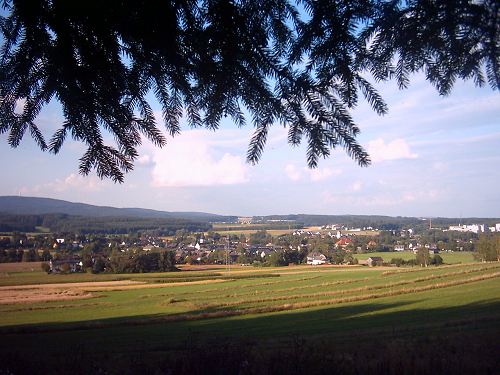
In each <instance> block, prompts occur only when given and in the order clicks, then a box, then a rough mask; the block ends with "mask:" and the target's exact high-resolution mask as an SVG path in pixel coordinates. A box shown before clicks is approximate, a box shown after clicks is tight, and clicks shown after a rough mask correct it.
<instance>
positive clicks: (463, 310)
mask: <svg viewBox="0 0 500 375" xmlns="http://www.w3.org/2000/svg"><path fill="white" fill-rule="evenodd" d="M27 276H29V274H26V273H20V274H19V275H17V276H13V275H11V276H10V277H11V280H13V282H12V283H10V284H9V283H8V282H6V281H5V280H3V286H2V287H1V288H0V314H1V316H2V319H1V321H0V333H1V334H2V340H1V343H0V351H1V352H2V353H4V354H5V355H6V356H7V357H8V358H10V361H11V362H12V361H13V359H12V358H14V359H15V358H16V357H15V356H16V354H15V353H17V352H19V351H21V352H23V353H25V354H26V356H27V358H33V360H34V361H35V362H36V361H42V362H43V361H45V360H47V358H52V359H54V360H60V359H61V358H60V357H61V356H66V355H68V356H73V355H80V356H81V355H83V354H82V353H84V354H85V356H86V357H88V358H93V356H100V355H102V353H108V355H112V356H114V357H118V358H121V359H122V360H123V361H125V360H126V358H128V356H130V355H131V353H137V352H139V353H141V358H142V359H141V360H143V359H144V358H150V360H151V361H153V362H154V361H155V360H157V359H158V358H157V357H156V356H157V355H159V353H163V354H164V355H167V354H168V353H169V354H170V355H171V354H172V353H173V352H175V353H177V352H178V351H181V352H182V353H184V354H183V355H185V353H186V352H185V350H187V349H186V345H187V346H188V347H189V346H190V345H195V346H197V345H199V346H200V347H203V348H205V350H209V351H210V350H212V349H213V348H212V349H210V345H213V340H216V341H217V342H226V341H225V340H236V342H238V343H241V342H245V343H248V342H250V343H253V344H250V345H254V346H253V347H254V348H255V345H257V344H255V343H258V347H260V346H261V345H263V346H265V347H268V348H280V347H282V345H285V344H283V343H284V342H289V341H290V340H292V341H293V342H295V341H294V340H296V339H297V338H299V341H300V340H302V339H303V340H309V341H308V342H310V343H312V344H311V345H313V346H314V347H315V345H316V344H315V343H316V342H317V343H320V342H323V341H321V340H329V342H334V343H337V344H339V343H341V344H342V345H346V346H344V348H347V347H349V344H346V343H348V342H351V344H352V345H358V344H357V340H361V341H362V342H363V343H365V344H366V342H371V340H375V339H376V340H380V339H381V338H383V337H389V338H390V340H406V341H404V342H405V343H406V342H408V341H407V340H408V338H412V340H413V338H414V337H419V335H422V334H425V335H429V334H431V335H437V336H439V337H447V335H453V334H455V333H456V332H460V333H461V334H465V333H466V334H467V335H469V334H470V335H472V337H477V339H478V340H482V337H487V336H488V335H486V336H481V335H483V334H484V332H487V333H488V334H489V335H495V334H497V333H498V332H500V294H499V292H498V291H499V290H500V263H496V262H495V263H469V264H452V265H446V266H442V267H427V268H420V267H413V268H395V267H380V268H371V269H370V268H368V267H361V266H358V267H339V266H318V267H312V266H295V267H282V268H263V269H254V268H248V267H246V268H245V267H241V268H236V269H232V270H231V271H230V272H229V271H227V270H225V269H212V270H201V271H192V270H191V271H183V272H176V273H161V274H134V275H88V276H87V275H42V274H39V275H38V277H39V280H40V281H43V282H41V283H37V284H38V285H29V284H30V283H31V281H32V280H33V279H32V278H29V277H27ZM87 277H88V278H90V277H92V279H87V280H86V278H87ZM23 278H25V281H26V282H25V285H24V286H20V280H22V279H23ZM78 278H79V279H78ZM77 279H78V280H77ZM47 280H48V281H51V280H54V282H55V283H47ZM113 280H114V281H113ZM65 281H70V282H68V283H66V282H65ZM77 281H79V282H77ZM31 284H33V283H31ZM16 293H17V296H18V300H13V299H12V298H11V297H10V298H11V299H9V298H7V297H8V296H12V295H14V296H15V295H16ZM23 293H25V295H24V296H25V297H26V298H24V300H23ZM58 295H60V296H61V299H60V300H58V299H57V298H53V297H54V296H55V297H57V296H58ZM2 296H3V297H2ZM34 296H36V298H35V297H34ZM43 296H50V298H48V297H47V298H46V299H45V300H44V299H43ZM30 298H31V300H30ZM457 330H458V331H457ZM464 332H465V333H464ZM476 333H477V335H478V336H476ZM443 335H444V336H443ZM437 336H436V337H437ZM494 337H495V336H494ZM193 340H194V341H195V342H196V344H194V343H193ZM361 341H360V342H361ZM233 342H234V341H233ZM391 342H392V341H391ZM450 342H451V340H450ZM480 342H481V341H480ZM210 343H211V344H210ZM365 344H363V345H365ZM245 345H246V344H245ZM286 345H288V344H286ZM294 345H295V344H294ZM318 345H320V344H318ZM321 345H323V344H321ZM412 345H413V344H412ZM439 345H441V344H439ZM197 347H198V346H197ZM238 347H239V346H238ZM287 347H289V345H288V346H287ZM40 348H43V356H41V352H40ZM75 348H79V349H78V353H76V352H75V350H76V349H75ZM242 350H243V349H242ZM321 350H323V349H321ZM66 351H68V352H66ZM188 351H189V352H190V350H188ZM65 353H66V354H65ZM109 353H111V354H109ZM214 355H215V354H214ZM259 355H260V354H259ZM96 358H97V357H96ZM99 358H100V357H99ZM155 358H156V359H155ZM162 358H163V357H162ZM175 358H177V357H175ZM183 358H185V357H183ZM148 361H149V360H148ZM35 362H34V363H35ZM9 363H10V362H9ZM37 363H38V362H37ZM181 372H182V371H181Z"/></svg>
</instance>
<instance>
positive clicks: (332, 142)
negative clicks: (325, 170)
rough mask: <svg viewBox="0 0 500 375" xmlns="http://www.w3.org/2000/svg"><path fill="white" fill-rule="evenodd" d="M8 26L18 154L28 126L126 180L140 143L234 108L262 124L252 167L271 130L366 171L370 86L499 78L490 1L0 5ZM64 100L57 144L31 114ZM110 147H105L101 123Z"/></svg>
mask: <svg viewBox="0 0 500 375" xmlns="http://www.w3.org/2000/svg"><path fill="white" fill-rule="evenodd" d="M2 4H3V7H4V13H5V14H6V15H5V16H3V17H0V30H1V34H2V36H3V38H2V47H1V50H0V133H8V143H9V144H10V145H11V146H12V147H16V146H18V145H19V143H20V142H21V140H22V138H23V136H24V134H25V133H26V132H27V131H29V133H30V135H31V136H32V137H33V138H34V139H35V141H36V142H37V143H38V145H39V146H40V148H41V149H42V150H49V151H50V152H53V153H58V152H59V151H60V149H61V147H62V145H63V143H64V141H65V139H66V138H67V137H72V138H73V139H75V140H77V141H81V142H83V143H84V144H85V145H86V147H87V151H86V152H85V153H84V155H83V156H82V157H81V159H80V166H79V169H80V172H81V173H83V174H88V173H89V172H90V171H91V170H93V169H95V170H96V172H97V174H98V176H100V177H110V178H112V179H113V180H115V181H123V178H124V173H126V172H127V171H129V170H131V169H132V168H133V162H134V160H135V159H136V158H137V156H138V154H137V146H138V145H140V143H141V136H145V137H146V138H148V139H149V140H151V141H152V142H153V143H154V144H156V145H158V146H164V145H165V144H166V140H167V139H166V137H165V135H164V134H163V133H162V131H160V130H159V128H158V126H157V122H156V119H155V117H154V115H153V110H152V108H151V104H150V102H149V101H148V94H149V93H153V94H154V95H155V97H156V99H157V100H158V102H159V103H160V104H161V107H162V111H163V121H164V123H165V126H166V130H167V133H168V134H170V135H172V136H174V135H176V134H178V133H179V132H180V129H181V127H180V121H181V118H182V117H183V116H185V119H186V121H187V123H188V124H189V125H190V126H192V127H201V126H204V127H206V128H209V129H217V128H218V127H219V125H220V122H221V119H222V118H223V117H226V116H229V117H230V118H231V119H232V120H233V121H234V123H235V124H236V125H238V126H243V125H245V124H246V123H247V121H248V120H249V119H250V122H251V123H252V125H253V126H254V127H255V133H254V135H253V137H252V138H251V140H250V144H249V148H248V152H247V159H248V161H249V162H251V163H256V162H257V161H258V160H259V158H260V156H261V154H262V151H263V149H264V145H265V142H266V138H267V134H268V131H269V128H270V127H271V126H272V125H281V126H285V127H286V128H287V129H288V141H289V143H290V144H291V145H298V144H299V143H300V142H301V141H302V140H303V139H304V138H305V139H306V142H307V162H308V165H309V166H310V167H315V166H317V163H318V159H319V158H320V157H327V156H329V155H330V152H331V151H332V149H335V148H337V147H339V146H340V147H343V148H344V149H345V150H346V152H347V153H348V154H349V155H350V156H351V157H352V158H353V159H354V160H355V161H357V162H358V163H359V164H360V165H362V166H366V165H368V164H369V163H370V158H369V155H368V154H367V153H366V151H365V150H364V149H363V148H362V147H361V145H359V144H358V143H357V141H356V135H357V134H358V133H359V128H358V127H357V126H356V124H355V123H354V122H353V120H352V118H351V115H350V110H351V109H353V108H355V107H356V105H357V104H358V101H359V97H360V96H361V97H364V98H365V99H366V100H367V101H368V103H369V104H370V105H371V106H372V108H373V110H374V111H375V112H376V113H378V114H380V115H382V114H384V113H386V112H387V106H386V104H385V103H384V101H383V99H382V97H381V96H380V95H379V93H378V92H377V91H376V90H375V88H374V87H373V86H372V83H370V81H369V78H368V77H372V78H373V80H374V81H376V82H380V81H386V80H389V79H395V80H396V81H397V83H398V85H399V87H400V88H405V87H407V86H408V84H409V77H410V75H411V74H412V73H414V72H423V73H424V74H425V76H426V78H427V79H428V80H429V81H430V82H431V83H432V84H433V85H434V86H435V87H436V88H437V90H438V91H439V93H440V94H442V95H446V94H448V93H450V91H451V89H452V86H453V84H454V82H455V81H456V80H457V79H473V80H474V82H475V83H476V84H477V85H479V86H482V85H484V84H485V83H486V81H488V83H489V84H490V86H491V87H492V88H493V89H498V88H499V87H500V68H499V67H500V54H499V48H500V46H499V42H498V41H499V28H500V26H499V25H500V19H499V18H500V16H499V7H500V5H499V2H498V1H496V0H477V1H472V0H455V1H426V0H406V1H403V0H394V1H377V0H322V1H314V0H236V1H233V0H199V1H197V0H170V1H168V0H165V1H149V0H120V1H118V0H108V1H95V0H89V1H64V0H38V1H29V2H28V1H22V0H4V1H3V2H2ZM54 99H55V100H57V101H58V102H60V104H61V106H62V110H63V114H64V118H65V120H64V122H63V123H62V124H60V125H61V126H60V128H59V130H57V131H56V132H55V133H54V134H53V135H52V136H51V137H50V138H49V139H48V140H46V139H45V137H44V135H43V132H42V130H43V129H40V128H39V126H38V125H37V121H36V120H37V117H38V115H39V114H40V112H41V111H42V109H43V108H44V107H45V106H46V105H47V104H48V103H49V102H50V101H51V100H54ZM103 130H105V131H107V132H109V133H110V134H111V135H112V136H113V137H114V139H115V141H116V144H114V145H110V144H108V143H107V142H106V141H105V139H104V136H103V134H102V131H103Z"/></svg>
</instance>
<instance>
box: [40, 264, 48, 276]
mask: <svg viewBox="0 0 500 375" xmlns="http://www.w3.org/2000/svg"><path fill="white" fill-rule="evenodd" d="M40 267H41V268H42V271H43V272H47V273H50V265H49V264H48V263H45V262H43V263H42V264H40Z"/></svg>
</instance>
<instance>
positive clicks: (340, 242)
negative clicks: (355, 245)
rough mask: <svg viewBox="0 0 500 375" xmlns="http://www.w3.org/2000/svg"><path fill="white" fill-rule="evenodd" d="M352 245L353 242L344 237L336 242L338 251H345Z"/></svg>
mask: <svg viewBox="0 0 500 375" xmlns="http://www.w3.org/2000/svg"><path fill="white" fill-rule="evenodd" d="M351 243H352V240H351V239H350V238H348V237H342V238H341V239H340V240H338V241H337V242H335V248H336V249H338V248H339V247H341V248H343V249H345V248H346V247H347V246H348V245H350V244H351Z"/></svg>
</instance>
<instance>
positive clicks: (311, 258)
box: [307, 253, 326, 266]
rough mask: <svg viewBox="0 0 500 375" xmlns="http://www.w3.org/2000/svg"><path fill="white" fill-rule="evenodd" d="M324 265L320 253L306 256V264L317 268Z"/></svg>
mask: <svg viewBox="0 0 500 375" xmlns="http://www.w3.org/2000/svg"><path fill="white" fill-rule="evenodd" d="M325 263H326V257H325V256H324V255H323V254H320V253H311V254H309V255H308V256H307V264H312V265H313V266H317V265H320V264H325Z"/></svg>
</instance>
